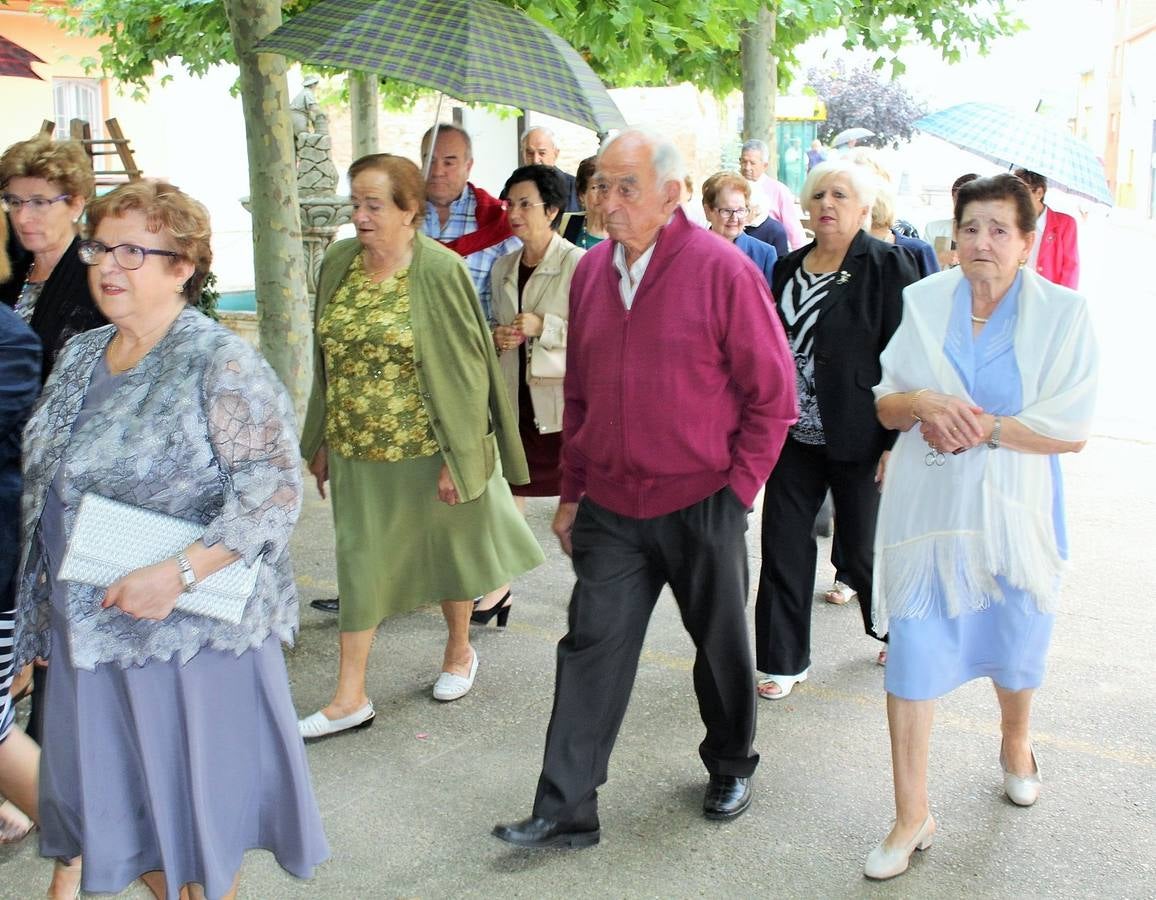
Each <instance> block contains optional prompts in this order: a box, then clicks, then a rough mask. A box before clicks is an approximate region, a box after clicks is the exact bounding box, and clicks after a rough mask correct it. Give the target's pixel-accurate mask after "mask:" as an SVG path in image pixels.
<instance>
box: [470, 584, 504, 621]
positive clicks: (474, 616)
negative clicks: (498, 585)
mask: <svg viewBox="0 0 1156 900" xmlns="http://www.w3.org/2000/svg"><path fill="white" fill-rule="evenodd" d="M513 605H514V601H513V600H511V599H510V592H509V591H506V594H505V596H503V597H502V599H501V600H499V601H498V602H497V603H495V604H494V605H493V606H491V607H490V608H489V609H475V610H474V611H473V612H472V613H470V621H471V622H474V623H476V624H478V625H489V624H490V619H492V618H493V617H494V616H497V617H498V627H499V628H505V627H506V623H507V622H508V621H509V620H510V608H511V607H512V606H513Z"/></svg>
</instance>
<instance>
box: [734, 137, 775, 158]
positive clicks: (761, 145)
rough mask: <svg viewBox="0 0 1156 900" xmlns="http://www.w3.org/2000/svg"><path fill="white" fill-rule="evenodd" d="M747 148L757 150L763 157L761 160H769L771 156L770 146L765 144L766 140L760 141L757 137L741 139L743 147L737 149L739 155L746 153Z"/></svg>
mask: <svg viewBox="0 0 1156 900" xmlns="http://www.w3.org/2000/svg"><path fill="white" fill-rule="evenodd" d="M748 150H758V151H759V156H761V157H762V158H763V162H769V161H770V158H771V148H770V147H768V146H767V142H766V141H760V140H759V139H758V138H751V139H750V140H749V141H743V147H742V149H741V150H739V155H740V156H741V155H742V154H744V153H746V152H747V151H748Z"/></svg>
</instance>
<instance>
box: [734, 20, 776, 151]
mask: <svg viewBox="0 0 1156 900" xmlns="http://www.w3.org/2000/svg"><path fill="white" fill-rule="evenodd" d="M775 16H776V11H775V8H774V3H770V4H769V5H767V6H764V7H762V8H761V9H760V10H759V12H758V15H757V16H756V17H755V19H754V21H752V22H749V23H748V24H747V26H746V27H745V28H744V29H743V31H742V37H741V49H742V58H743V62H742V66H743V140H751V139H752V138H758V139H759V140H761V141H766V142H767V146H768V147H769V148H770V153H769V154H768V156H767V164H768V170H769V171H771V172H777V171H778V150H777V148H776V147H775V88H776V86H777V77H776V76H777V71H776V68H777V67H776V65H775V57H774V56H773V55H772V54H771V47H772V46H774V43H775Z"/></svg>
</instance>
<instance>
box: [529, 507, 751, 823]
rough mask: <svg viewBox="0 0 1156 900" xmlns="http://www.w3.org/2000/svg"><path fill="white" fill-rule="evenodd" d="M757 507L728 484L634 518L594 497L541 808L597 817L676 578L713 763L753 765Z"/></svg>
mask: <svg viewBox="0 0 1156 900" xmlns="http://www.w3.org/2000/svg"><path fill="white" fill-rule="evenodd" d="M746 530H747V509H746V507H745V506H743V504H742V502H741V501H740V500H739V499H738V498H737V497H736V496H735V495H734V493H733V492H732V491H731V489H730V488H729V487H728V488H723V489H722V490H721V491H719V492H718V493H715V494H712V495H711V496H709V497H707V498H706V499H705V500H701V501H699V502H698V503H695V504H692V505H691V506H688V507H686V508H685V509H680V510H676V511H675V512H672V513H668V514H667V515H664V516H657V517H656V518H653V519H632V518H629V517H627V516H620V515H618V514H617V513H614V512H611V511H610V510H608V509H605V508H603V507H601V506H598V505H597V504H596V503H593V502H591V501H590V499H589V498H587V499H585V500H583V501H582V503H581V505H580V506H579V507H578V516H577V518H576V519H575V521H574V528H573V531H572V532H571V538H572V540H573V546H574V574H575V575H576V576H577V583H576V584H575V585H574V592H573V594H571V597H570V630H569V632H568V633H567V634H566V636H565V637H564V638H562V640H561V642H560V643H559V644H558V669H557V674H556V676H555V681H554V711H553V713H551V716H550V727H549V729H548V730H547V732H546V752H545V758H544V760H543V765H542V775H541V777H540V778H539V780H538V793H537V797H536V798H535V800H534V815H536V816H542V817H544V818H547V819H554V820H556V821H560V822H567V823H573V824H578V825H588V826H593V825H594V824H595V823H597V821H598V800H597V795H598V787H599V786H600V785H602V784H603V783H604V782H605V781H606V774H607V766H608V764H609V761H610V751H611V750H612V749H613V747H614V740H615V738H617V736H618V729H619V726H620V725H621V724H622V718H623V716H625V715H626V707H627V704H628V703H629V701H630V692H631V689H632V687H633V686H634V676H635V673H636V672H637V670H638V658H639V654H640V653H641V652H642V642H643V639H644V638H645V637H646V628H647V625H648V623H649V622H650V614H651V612H652V611H653V610H654V604H655V601H656V600H657V599H658V595H659V593H660V592H661V590H662V587H663V585H664V584H669V585H670V588H671V592H672V593H673V594H674V599H675V602H676V603H677V604H678V609H679V612H680V613H681V614H682V622H683V625H685V626H686V630H687V631H688V632H689V633H690V636H691V639H692V640H693V641H694V645H695V650H696V653H695V658H694V691H695V694H696V695H697V696H698V708H699V714H700V715H701V716H702V721H703V724H704V725H705V726H706V736H705V737H704V738H703V741H702V743H701V744H700V745H699V748H698V752H699V756H700V757H701V758H702V761H703V764H704V765H705V766H706V769H707V771H708V772H710V773H711V774H712V775H735V776H739V777H749V776H750V775H751V774H752V773H753V772H754V770H755V766H756V765H758V761H759V756H758V754H757V753H755V752H754V749H753V747H752V744H753V742H754V736H755V692H754V689H753V688H754V670H753V668H752V667H751V651H750V632H749V631H748V629H747V622H746V614H745V611H744V608H745V606H746V600H747V586H748V584H749V582H750V577H749V575H748V573H747V546H746V540H745V538H744V535H745V533H746Z"/></svg>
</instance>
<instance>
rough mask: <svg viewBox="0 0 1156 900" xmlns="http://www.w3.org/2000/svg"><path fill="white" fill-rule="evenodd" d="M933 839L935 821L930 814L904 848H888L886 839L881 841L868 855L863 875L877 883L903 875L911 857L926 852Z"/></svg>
mask: <svg viewBox="0 0 1156 900" xmlns="http://www.w3.org/2000/svg"><path fill="white" fill-rule="evenodd" d="M933 837H935V819H933V818H932V816H931V813H928V814H927V818H926V819H924V820H923V824H922V825H920V826H919V830H918V831H917V832H915V836H914V837H913V838H912V839H911V840H910V841H908V842H907V843H906V844H905V845H903V846H902V847H891V848H888V847H887V839H886V838H884V839H883V840H882V841H880V842H879V846H878V847H876V848H875V849H874V850H872V851H871V852H870V853H868V854H867V862H866V863H864V864H863V874H864V875H866V876H867V877H868V878H872V879H874V880H876V881H885V880H886V879H888V878H894V877H895V876H896V875H902V874H903V873H904V872H906V871H907V867H908V865H910V863H911V855H912V854H913V853H914V852H915V851H916V850H926V849H927V848H928V847H930V846H931V839H932V838H933Z"/></svg>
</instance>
